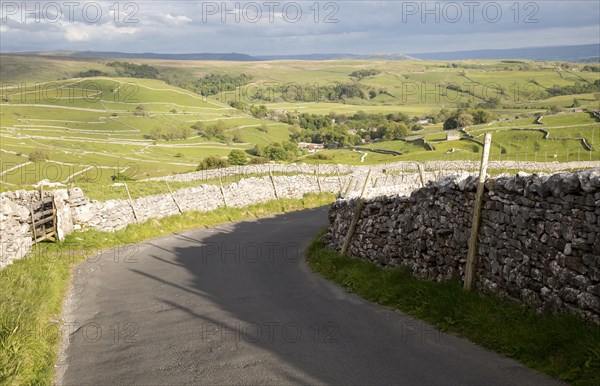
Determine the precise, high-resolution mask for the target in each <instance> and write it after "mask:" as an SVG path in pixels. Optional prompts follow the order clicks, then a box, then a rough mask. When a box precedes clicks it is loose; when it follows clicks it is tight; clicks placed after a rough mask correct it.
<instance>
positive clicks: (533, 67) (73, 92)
mask: <svg viewBox="0 0 600 386" xmlns="http://www.w3.org/2000/svg"><path fill="white" fill-rule="evenodd" d="M0 60H1V61H2V63H3V70H2V73H1V74H0V80H2V81H3V82H10V81H24V80H27V81H29V82H31V81H50V82H51V83H49V84H46V85H45V86H44V87H45V88H44V91H43V93H44V95H45V96H46V100H45V101H44V100H39V99H40V93H41V91H40V90H39V88H38V89H36V88H35V87H34V85H33V84H31V83H29V84H28V87H27V89H26V90H21V91H25V92H26V93H21V94H15V90H4V91H3V92H2V96H5V97H7V98H8V99H9V101H10V103H19V102H20V103H31V104H48V103H49V104H53V105H59V106H64V107H76V108H92V109H94V110H99V111H82V110H73V109H49V108H47V107H25V106H23V107H16V106H13V107H10V106H6V105H5V106H3V107H2V109H1V110H2V111H0V118H1V122H2V123H1V126H2V128H1V129H0V135H1V139H2V149H5V150H10V151H13V152H17V153H22V154H24V155H28V154H29V153H30V152H31V151H33V150H35V149H36V148H39V147H43V148H47V149H48V150H49V151H50V157H51V160H55V161H61V162H68V163H73V164H76V165H75V166H72V167H64V166H63V167H57V166H56V165H53V166H47V165H46V164H41V165H37V167H34V166H32V167H31V168H32V169H35V172H34V173H25V172H23V171H22V170H16V171H15V172H12V173H9V174H8V175H5V176H2V178H1V180H2V181H4V182H7V183H9V184H16V185H19V184H31V183H33V182H36V181H39V180H40V179H42V178H43V177H48V178H49V179H51V180H56V181H62V180H64V179H66V178H68V176H69V174H70V171H71V170H73V172H76V171H79V170H81V168H82V167H83V166H81V165H85V164H90V163H94V164H98V165H104V166H111V167H112V169H113V170H107V169H105V170H100V171H101V172H102V173H101V175H102V176H101V178H100V181H101V182H102V183H106V182H109V181H110V176H112V175H113V174H114V172H115V170H116V169H118V168H125V167H128V170H129V173H130V174H132V173H134V177H135V178H143V177H148V176H158V175H166V174H171V173H181V172H186V171H190V170H193V169H194V166H195V165H197V163H198V161H199V160H200V159H201V158H204V157H206V156H209V155H216V156H221V157H223V156H226V155H227V154H228V153H229V151H231V150H232V149H242V150H248V149H251V148H253V147H254V145H255V144H262V145H266V144H268V143H271V142H278V141H283V140H285V139H287V138H288V136H289V133H290V131H289V126H287V125H284V124H274V123H273V122H269V121H261V120H257V119H254V118H251V117H248V116H247V115H244V114H243V113H241V112H240V111H238V110H235V109H231V108H229V107H228V106H227V104H226V103H225V102H227V101H229V100H231V98H233V97H235V98H239V97H240V95H244V94H243V93H242V92H241V91H240V92H238V93H235V92H233V93H231V92H229V93H225V94H219V95H216V96H215V97H212V98H210V99H209V100H206V101H205V100H203V99H202V98H200V97H199V96H198V95H195V94H193V93H191V92H189V91H186V90H182V89H179V88H176V87H172V86H169V85H167V84H165V83H163V82H161V81H157V80H149V79H124V78H111V79H107V78H90V79H83V80H81V79H71V78H72V76H73V75H74V74H76V73H77V72H78V71H83V70H86V69H98V70H101V71H104V72H107V73H109V74H112V71H113V69H112V68H111V67H107V66H106V65H105V63H106V62H108V61H109V59H77V58H69V57H55V58H52V57H41V56H37V57H28V56H12V55H0ZM127 61H130V62H135V63H146V64H150V65H153V66H156V67H158V68H159V69H160V70H161V74H162V75H161V76H164V77H165V78H166V79H169V81H171V82H173V83H177V82H181V81H184V80H189V79H198V78H200V77H202V76H204V75H206V74H211V73H215V74H226V73H227V74H242V73H244V74H249V75H252V76H253V82H252V83H251V84H250V85H248V86H245V87H244V89H245V90H246V89H248V90H252V89H256V88H262V89H266V87H267V86H266V85H267V84H278V85H285V84H295V85H299V86H301V87H306V86H308V85H310V86H311V87H313V88H315V87H318V88H320V89H323V88H326V87H327V86H328V85H330V84H331V83H332V82H344V83H349V82H355V81H357V80H355V79H353V78H350V77H349V74H350V73H351V72H353V71H356V70H360V69H376V70H378V71H380V73H379V74H378V75H375V76H370V77H366V78H363V79H361V80H359V81H358V82H359V83H360V84H361V85H362V86H363V87H365V89H369V88H370V89H373V90H375V91H377V92H379V91H383V90H385V92H386V93H388V94H389V95H387V94H380V95H378V96H377V97H376V98H374V99H373V100H369V101H365V100H359V99H352V100H348V101H346V103H324V102H318V103H316V102H310V101H309V102H291V101H287V100H286V98H284V97H283V96H282V95H279V94H277V93H275V94H274V97H275V100H274V102H268V103H266V104H267V106H268V107H269V108H270V109H273V110H287V111H297V112H309V113H317V114H328V113H330V112H336V113H346V114H353V113H355V112H356V111H360V110H363V111H368V112H378V113H389V112H398V111H401V112H404V113H407V114H409V115H411V116H414V115H417V116H422V115H424V114H426V113H433V112H437V111H439V109H440V108H442V107H445V108H450V109H451V108H454V107H456V106H457V104H458V103H467V102H471V103H474V104H475V103H479V102H481V101H482V100H483V99H484V98H485V96H486V95H487V96H496V95H497V96H499V97H500V99H501V102H502V106H501V107H502V108H499V109H497V110H496V112H497V113H499V114H501V115H502V116H503V117H504V119H506V118H514V116H515V115H518V114H522V113H528V114H531V113H533V112H534V111H545V109H546V108H547V107H548V106H551V105H560V106H563V107H565V106H570V104H571V103H572V100H573V98H574V97H578V98H579V99H580V101H581V102H582V103H584V105H586V106H588V107H590V108H594V106H597V104H598V102H597V101H595V100H594V97H593V95H590V94H584V95H579V96H574V95H568V96H559V97H553V98H548V99H539V97H540V96H541V91H542V89H543V88H544V87H550V86H552V85H571V84H575V83H576V82H582V81H583V80H582V79H585V80H586V81H589V82H592V81H594V80H595V79H597V77H598V75H597V74H593V73H585V72H577V73H575V72H571V71H563V70H561V71H557V69H556V65H555V64H554V63H550V62H548V63H546V62H531V61H525V62H523V63H526V65H527V66H528V67H527V68H523V66H524V64H523V63H504V62H502V61H497V60H495V61H494V60H487V61H476V60H470V61H460V62H456V63H457V64H458V68H452V67H451V66H449V65H450V64H451V63H450V62H445V61H426V62H423V61H419V62H416V61H384V60H370V61H365V60H340V61H321V62H314V61H276V62H252V63H247V62H216V61H168V60H137V59H136V60H134V59H131V60H129V59H128V60H127ZM574 66H577V64H574ZM533 80H535V81H537V82H539V83H540V84H541V86H536V85H534V84H533V83H532V81H533ZM449 82H453V83H456V84H459V85H461V87H462V86H465V85H474V86H472V87H473V94H474V95H471V94H469V93H465V92H457V91H451V90H447V89H446V85H447V84H448V83H449ZM532 87H533V88H532ZM464 88H465V87H463V89H464ZM81 89H84V90H87V91H84V90H81ZM114 89H118V90H119V92H116V93H115V92H113V90H114ZM432 89H433V90H434V92H433V93H431V92H430V91H425V90H432ZM501 89H502V90H504V91H503V92H504V93H503V94H501V93H499V90H501ZM91 90H96V91H98V90H101V91H102V94H101V95H99V96H97V97H95V98H91V100H89V99H88V100H86V99H84V98H82V97H83V96H84V95H88V96H89V95H90V94H91V95H94V93H93V92H92V91H91ZM69 96H72V97H69ZM36 98H37V100H36ZM49 99H51V100H50V101H48V100H49ZM247 102H252V103H265V102H264V101H247ZM138 105H142V106H144V108H145V109H146V113H147V114H146V116H143V117H140V116H134V114H133V112H134V110H135V108H136V107H137V106H138ZM172 110H176V112H175V113H172V112H171V111H172ZM115 115H116V116H115ZM553 119H556V120H557V122H556V124H555V126H556V125H558V123H560V125H558V126H573V127H555V128H552V126H553V123H552V120H553ZM217 120H221V121H222V122H225V124H226V126H227V128H228V129H227V130H228V131H229V133H231V134H233V133H235V132H239V133H240V134H241V136H242V140H243V141H244V143H240V144H235V143H231V144H225V143H217V142H215V141H214V140H211V141H208V140H205V139H203V138H195V137H192V138H188V139H185V140H175V141H168V142H166V141H158V142H157V143H156V144H154V143H153V142H152V140H151V139H148V138H147V136H148V135H149V134H150V133H151V131H152V130H153V129H156V128H160V129H161V130H162V131H163V133H165V132H169V131H170V130H171V129H172V128H183V127H190V126H191V125H192V124H193V123H194V122H198V121H201V122H204V123H205V124H207V125H208V124H211V123H214V122H215V121H217ZM65 121H72V122H65ZM559 121H560V122H559ZM263 123H266V124H267V125H268V126H267V127H268V132H267V133H264V132H262V131H260V130H259V129H258V127H259V126H260V125H261V124H263ZM511 126H521V127H530V126H535V125H534V124H533V123H532V118H525V119H521V120H514V119H511V120H508V121H506V120H502V121H500V122H498V123H495V124H493V125H490V126H489V127H479V128H478V127H474V128H472V130H473V133H474V134H475V135H479V136H481V135H483V134H484V133H485V132H486V131H491V132H493V133H494V143H495V146H494V149H493V150H492V155H491V157H492V159H498V160H502V159H509V160H519V161H525V160H532V159H533V160H538V161H554V160H558V161H567V160H568V161H573V160H578V159H581V160H589V159H600V147H595V150H594V152H592V153H589V152H587V151H585V149H584V148H583V147H582V145H581V144H580V143H578V142H577V141H552V142H548V141H543V140H541V139H540V135H539V133H531V132H530V133H519V134H518V135H516V136H515V133H514V132H509V131H507V132H502V131H500V129H508V128H509V127H511ZM540 127H544V128H547V129H550V131H551V133H552V135H555V133H556V134H557V135H563V136H567V135H568V136H583V137H586V138H587V139H588V142H590V143H594V142H596V143H600V142H599V141H600V137H598V136H600V130H595V129H596V128H598V123H597V122H590V121H589V119H588V121H586V122H583V120H582V119H580V114H576V115H564V116H563V117H557V118H554V117H547V118H545V119H544V125H541V126H540ZM596 131H598V133H596ZM420 136H424V137H425V138H426V139H427V140H428V141H430V142H431V143H432V144H433V145H434V146H435V147H436V151H434V152H428V151H425V150H424V149H422V148H419V147H418V146H407V145H406V144H404V143H402V142H398V141H395V142H387V143H379V144H370V145H369V147H374V148H377V147H379V148H385V149H391V150H398V151H401V152H402V153H406V154H404V155H403V156H400V157H394V156H389V155H380V154H369V155H368V156H367V157H366V158H365V159H364V163H365V164H373V163H381V162H392V161H399V160H416V161H422V160H429V159H436V160H457V159H468V160H475V159H478V157H479V154H480V149H479V146H478V145H476V144H473V143H468V142H465V141H453V142H445V141H444V140H443V139H445V134H444V133H443V131H442V130H441V128H440V127H439V126H437V125H436V126H434V127H427V128H425V129H424V130H423V131H421V132H417V133H414V134H413V135H412V137H415V138H416V137H420ZM594 137H596V138H594ZM596 148H597V149H596ZM325 154H326V155H328V156H330V157H331V159H330V160H311V159H310V158H303V159H302V160H303V161H306V162H340V163H349V164H361V162H360V160H361V155H360V154H359V153H354V152H350V151H347V150H339V151H327V152H325ZM554 154H557V157H556V158H554ZM4 155H7V154H6V153H3V156H4ZM590 156H591V157H590ZM8 157H9V158H7V160H6V161H5V160H4V157H3V160H2V162H1V163H0V172H2V171H3V170H6V169H8V168H10V167H13V166H14V165H16V164H18V163H22V162H25V161H26V157H20V158H15V156H14V155H11V156H8ZM48 169H60V172H57V173H55V174H57V176H56V178H52V177H54V176H53V175H50V173H49V172H48V171H47V170H48ZM93 172H94V176H89V175H88V174H89V173H84V174H83V175H81V176H80V177H79V179H80V180H90V179H94V178H95V177H96V175H97V172H98V170H94V171H93ZM132 175H133V174H132ZM40 177H42V178H40ZM1 188H2V189H13V188H12V187H11V186H10V185H7V184H3V185H1Z"/></svg>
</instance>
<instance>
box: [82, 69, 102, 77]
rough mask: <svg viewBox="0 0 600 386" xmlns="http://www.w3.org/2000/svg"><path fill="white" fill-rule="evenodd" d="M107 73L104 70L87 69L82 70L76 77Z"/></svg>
mask: <svg viewBox="0 0 600 386" xmlns="http://www.w3.org/2000/svg"><path fill="white" fill-rule="evenodd" d="M107 75H108V74H107V73H106V72H102V71H100V70H87V71H82V72H80V73H78V74H77V77H78V78H92V77H94V76H107Z"/></svg>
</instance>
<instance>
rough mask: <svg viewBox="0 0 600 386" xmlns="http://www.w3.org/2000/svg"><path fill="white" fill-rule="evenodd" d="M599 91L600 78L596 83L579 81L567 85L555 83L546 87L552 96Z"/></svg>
mask: <svg viewBox="0 0 600 386" xmlns="http://www.w3.org/2000/svg"><path fill="white" fill-rule="evenodd" d="M598 91H600V79H596V80H595V81H594V83H581V82H577V83H575V84H573V85H567V86H558V85H554V86H552V87H549V88H547V89H546V92H547V93H548V94H550V96H557V95H573V94H586V93H594V92H598Z"/></svg>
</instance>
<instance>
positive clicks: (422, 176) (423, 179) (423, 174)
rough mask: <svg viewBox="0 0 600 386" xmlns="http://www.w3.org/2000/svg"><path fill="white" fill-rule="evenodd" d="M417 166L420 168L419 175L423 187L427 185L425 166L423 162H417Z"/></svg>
mask: <svg viewBox="0 0 600 386" xmlns="http://www.w3.org/2000/svg"><path fill="white" fill-rule="evenodd" d="M417 168H418V169H419V177H420V178H421V187H425V182H426V181H425V178H426V177H425V168H424V167H423V164H421V163H418V164H417Z"/></svg>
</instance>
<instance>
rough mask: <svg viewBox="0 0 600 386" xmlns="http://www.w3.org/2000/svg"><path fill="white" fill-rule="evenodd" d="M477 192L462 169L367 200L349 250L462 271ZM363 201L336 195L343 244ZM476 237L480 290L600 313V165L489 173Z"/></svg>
mask: <svg viewBox="0 0 600 386" xmlns="http://www.w3.org/2000/svg"><path fill="white" fill-rule="evenodd" d="M475 192H476V178H475V177H474V176H469V175H462V176H455V177H454V178H445V179H442V180H440V181H438V182H430V183H428V185H427V186H426V187H424V188H421V189H417V190H415V191H414V192H413V193H412V194H411V195H410V196H408V197H406V196H398V195H395V196H382V197H377V198H373V199H370V200H367V201H366V203H365V206H364V208H363V210H362V212H361V213H360V219H359V221H358V224H357V227H356V231H355V233H354V235H353V237H352V242H351V244H350V247H349V250H348V252H349V254H350V255H351V256H355V257H359V258H363V259H367V260H369V261H372V262H374V263H376V264H379V265H382V266H404V267H407V268H408V269H409V270H410V271H411V272H412V273H413V274H414V275H415V276H417V277H420V278H424V279H428V280H433V281H444V280H450V279H458V280H462V279H463V278H464V269H465V263H466V256H467V249H468V238H469V234H470V228H471V217H472V210H473V209H472V208H473V201H474V198H475ZM357 204H358V201H357V200H356V199H351V200H338V201H337V202H336V203H335V204H334V205H332V207H331V210H330V213H329V223H330V224H329V230H328V232H327V234H326V235H325V236H324V241H325V242H326V244H327V245H328V246H329V247H330V248H332V249H335V250H338V251H339V250H341V248H342V245H343V243H344V240H345V237H346V234H347V232H348V226H349V223H350V221H351V219H352V216H353V214H354V211H355V209H356V205H357ZM478 240H479V245H478V253H477V266H476V273H475V285H476V287H477V288H478V289H479V290H480V291H482V292H484V293H488V294H495V295H498V296H500V297H503V298H507V299H510V300H513V301H517V302H520V303H523V304H526V305H529V306H532V307H535V308H536V309H537V310H539V311H549V312H553V313H562V312H569V313H573V314H577V315H579V316H581V317H582V318H584V319H586V320H590V321H592V322H594V323H600V171H598V170H591V171H589V170H588V171H582V172H577V173H558V174H554V175H542V174H531V175H530V174H522V173H520V174H518V175H516V176H505V177H499V178H495V179H489V180H487V182H486V191H485V195H484V202H483V212H482V225H481V227H480V229H479V234H478Z"/></svg>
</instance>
